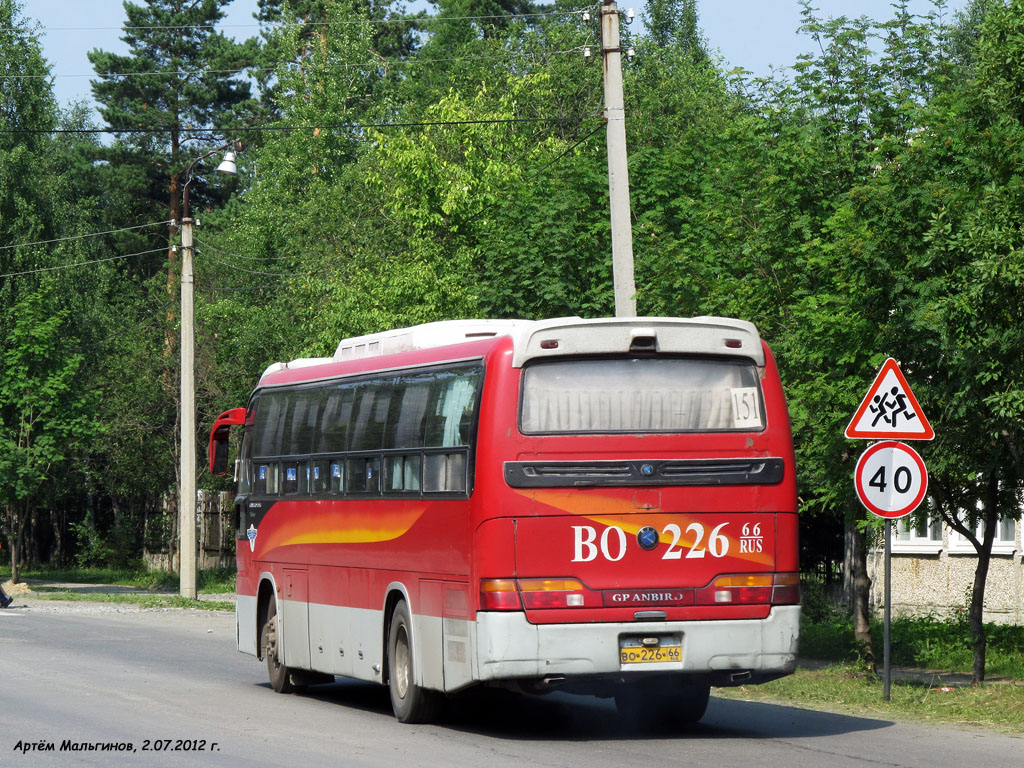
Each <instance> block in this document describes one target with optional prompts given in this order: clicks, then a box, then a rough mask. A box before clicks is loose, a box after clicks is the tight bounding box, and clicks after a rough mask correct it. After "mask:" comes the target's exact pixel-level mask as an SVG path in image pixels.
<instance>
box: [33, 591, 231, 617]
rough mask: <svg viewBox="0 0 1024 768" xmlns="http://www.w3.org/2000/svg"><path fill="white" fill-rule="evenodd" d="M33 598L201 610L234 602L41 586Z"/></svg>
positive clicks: (218, 608) (223, 607)
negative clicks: (73, 590) (67, 589)
mask: <svg viewBox="0 0 1024 768" xmlns="http://www.w3.org/2000/svg"><path fill="white" fill-rule="evenodd" d="M32 596H33V598H35V599H40V600H63V601H68V602H73V603H118V604H121V605H137V606H139V607H140V608H196V609H198V610H201V611H233V610H235V604H234V603H232V602H229V601H226V600H192V599H191V598H188V597H182V596H181V595H170V594H152V593H148V594H147V593H136V594H133V593H131V592H114V593H101V592H68V591H66V590H59V589H55V590H50V589H47V588H45V587H44V588H42V589H40V590H33V595H32Z"/></svg>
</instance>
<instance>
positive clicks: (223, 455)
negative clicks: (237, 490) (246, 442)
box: [209, 408, 245, 475]
mask: <svg viewBox="0 0 1024 768" xmlns="http://www.w3.org/2000/svg"><path fill="white" fill-rule="evenodd" d="M241 424H245V408H232V409H231V410H230V411H224V413H222V414H221V415H220V416H218V417H217V421H215V422H214V423H213V429H211V430H210V449H209V457H210V474H212V475H224V474H227V470H228V436H229V435H230V433H231V427H233V426H239V425H241Z"/></svg>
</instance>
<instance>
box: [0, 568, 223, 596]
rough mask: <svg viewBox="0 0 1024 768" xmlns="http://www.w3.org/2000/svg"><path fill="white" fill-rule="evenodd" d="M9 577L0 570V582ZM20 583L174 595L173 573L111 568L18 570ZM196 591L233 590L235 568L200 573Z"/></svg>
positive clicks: (175, 578)
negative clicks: (111, 587)
mask: <svg viewBox="0 0 1024 768" xmlns="http://www.w3.org/2000/svg"><path fill="white" fill-rule="evenodd" d="M10 576H11V572H10V569H0V582H2V581H6V580H7V579H9V578H10ZM20 576H21V578H22V579H23V580H29V581H31V580H40V581H57V582H65V583H73V584H112V585H114V586H119V587H135V588H136V589H143V590H146V591H149V592H177V591H178V587H179V583H180V582H179V577H178V574H177V573H167V572H165V571H146V570H138V569H114V568H47V567H35V568H31V569H22V571H21V574H20ZM196 590H197V591H198V592H199V593H200V594H204V595H218V594H224V593H227V592H234V591H235V569H234V567H233V566H232V567H230V568H215V569H212V570H201V571H199V573H198V574H197V575H196Z"/></svg>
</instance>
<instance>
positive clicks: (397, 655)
mask: <svg viewBox="0 0 1024 768" xmlns="http://www.w3.org/2000/svg"><path fill="white" fill-rule="evenodd" d="M411 623H412V622H411V621H410V618H409V608H408V607H407V606H406V604H405V603H404V602H400V603H398V604H397V605H396V606H395V610H394V613H393V614H392V615H391V629H390V631H389V632H388V688H389V689H390V692H391V708H392V709H393V710H394V712H395V717H396V718H398V722H400V723H431V722H434V721H435V720H436V719H437V717H438V715H439V714H440V710H441V703H442V697H441V694H439V693H438V692H437V691H431V690H427V689H426V688H423V687H422V686H419V685H416V683H415V680H416V676H415V669H414V668H413V661H412V660H413V651H412V633H411V632H410V626H411Z"/></svg>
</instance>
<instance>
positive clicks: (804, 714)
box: [263, 678, 892, 741]
mask: <svg viewBox="0 0 1024 768" xmlns="http://www.w3.org/2000/svg"><path fill="white" fill-rule="evenodd" d="M263 685H264V686H265V687H269V685H268V684H266V683H264V684H263ZM302 695H303V696H307V697H309V698H312V699H315V700H317V701H322V702H325V703H330V704H334V705H337V706H343V707H348V708H351V709H355V710H359V711H362V712H367V713H374V714H379V715H381V716H383V717H388V718H391V717H393V715H392V712H391V700H390V696H389V693H388V689H387V688H386V687H384V686H381V685H375V684H372V683H365V682H361V681H353V680H345V679H342V678H339V679H338V680H337V682H335V683H333V684H330V685H318V686H311V687H309V688H308V689H307V690H306V691H305V692H304V693H303V694H302ZM891 725H892V723H891V722H890V721H887V720H874V719H870V718H865V717H857V716H854V715H843V714H836V713H832V712H818V711H815V710H809V709H800V708H798V707H790V706H786V705H782V704H771V703H765V702H751V701H739V700H736V699H724V698H717V697H715V696H712V698H711V702H710V704H709V705H708V711H707V714H705V716H704V718H703V719H702V720H701V721H700V722H699V723H696V724H694V725H691V726H687V727H684V728H682V729H673V730H665V729H657V728H642V727H636V726H634V725H631V724H629V723H626V722H624V721H623V719H622V718H621V717H620V716H619V714H618V713H617V711H616V709H615V704H614V702H613V701H612V700H610V699H598V698H595V697H590V696H571V695H567V694H560V693H553V694H549V695H547V696H530V695H526V694H519V693H512V692H509V691H503V690H498V689H489V688H478V689H473V690H470V691H466V692H464V693H461V694H458V695H455V696H452V697H450V698H449V699H448V700H447V701H446V704H445V708H444V712H443V715H442V717H441V719H440V720H439V721H438V722H437V723H436V727H439V728H448V729H451V730H455V731H460V732H465V733H473V734H477V735H480V736H487V737H490V738H498V739H508V740H516V741H517V740H537V739H541V740H547V741H595V740H604V741H609V740H610V741H619V740H621V741H628V740H631V739H644V740H649V739H652V738H654V739H668V740H672V739H682V740H687V739H689V740H692V739H723V738H724V739H729V738H735V739H789V738H797V737H799V738H802V739H807V738H827V737H831V736H838V735H842V734H849V733H863V732H870V731H874V730H878V729H881V728H887V727H889V726H891Z"/></svg>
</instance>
